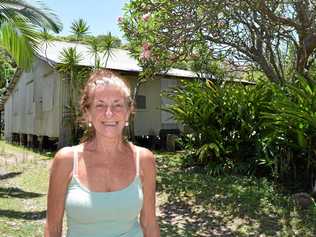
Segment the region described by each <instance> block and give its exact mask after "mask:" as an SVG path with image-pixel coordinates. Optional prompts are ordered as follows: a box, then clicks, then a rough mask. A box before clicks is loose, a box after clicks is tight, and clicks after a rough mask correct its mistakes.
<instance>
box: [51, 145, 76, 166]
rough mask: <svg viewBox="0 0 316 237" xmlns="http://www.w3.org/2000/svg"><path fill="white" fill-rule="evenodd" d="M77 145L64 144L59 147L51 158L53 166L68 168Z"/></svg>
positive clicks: (71, 163)
mask: <svg viewBox="0 0 316 237" xmlns="http://www.w3.org/2000/svg"><path fill="white" fill-rule="evenodd" d="M78 147H79V146H78V145H77V146H66V147H63V148H61V149H59V150H58V151H57V152H56V154H55V156H54V160H53V164H54V165H55V166H62V167H63V168H64V169H70V168H71V167H72V166H73V157H74V151H75V150H76V149H78Z"/></svg>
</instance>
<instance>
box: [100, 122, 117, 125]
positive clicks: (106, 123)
mask: <svg viewBox="0 0 316 237" xmlns="http://www.w3.org/2000/svg"><path fill="white" fill-rule="evenodd" d="M102 124H103V125H105V126H116V125H118V122H103V123H102Z"/></svg>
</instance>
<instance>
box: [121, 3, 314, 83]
mask: <svg viewBox="0 0 316 237" xmlns="http://www.w3.org/2000/svg"><path fill="white" fill-rule="evenodd" d="M315 7H316V5H315V3H314V2H313V1H300V0H294V1H285V0H282V1H268V0H260V1H253V0H238V1H230V0H215V1H205V0H196V1H189V0H185V1H180V0H176V1H165V0H157V1H150V0H133V1H131V2H129V3H128V4H127V5H126V6H125V14H124V17H123V18H121V19H120V25H121V27H122V29H123V31H124V32H125V37H126V38H127V39H128V41H129V44H130V48H131V50H132V51H133V53H134V56H135V57H136V58H139V57H140V55H142V52H143V51H144V49H145V47H144V46H145V45H147V46H148V45H149V46H150V47H149V49H150V57H148V58H146V62H147V63H150V62H151V63H150V66H151V68H152V70H156V71H164V70H166V69H168V68H170V67H171V66H172V64H173V62H174V61H183V60H187V59H190V58H192V57H193V58H195V54H196V52H199V48H200V47H201V45H202V48H203V50H204V52H207V53H208V54H209V55H211V56H212V57H213V58H214V59H215V61H216V60H223V59H225V62H226V63H228V64H230V67H231V68H232V69H234V70H247V69H251V70H253V69H256V70H257V69H258V70H260V71H262V72H264V74H265V75H266V77H267V78H268V79H270V80H271V81H274V82H277V81H282V80H285V79H287V78H291V75H288V74H287V73H291V72H290V71H289V70H287V69H288V66H289V65H290V67H291V68H293V72H292V73H295V72H297V73H299V74H302V73H304V70H306V69H308V67H309V64H310V61H311V60H312V59H313V51H314V49H315V47H316V44H315V42H316V41H315V37H316V34H315V32H316V28H315V19H316V16H315V14H313V12H315ZM147 48H148V47H147ZM289 54H291V55H293V56H292V57H287V55H289ZM197 58H199V55H197Z"/></svg>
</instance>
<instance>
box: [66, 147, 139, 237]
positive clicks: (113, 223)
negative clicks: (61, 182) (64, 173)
mask: <svg viewBox="0 0 316 237" xmlns="http://www.w3.org/2000/svg"><path fill="white" fill-rule="evenodd" d="M135 160H136V162H135V163H136V164H135V165H136V175H135V178H134V180H133V182H132V183H130V184H129V185H128V186H127V187H125V188H123V189H121V190H118V191H113V192H92V191H90V190H88V189H87V188H86V187H85V186H83V185H82V184H81V183H80V181H79V179H78V177H77V169H78V168H77V167H78V151H77V150H76V149H74V162H73V164H74V165H73V175H72V179H71V181H70V183H69V185H68V190H67V195H66V200H65V210H66V215H67V227H68V228H67V237H143V232H142V229H141V227H140V223H139V214H140V210H141V208H142V205H143V191H142V186H141V179H140V176H139V149H137V147H136V159H135Z"/></svg>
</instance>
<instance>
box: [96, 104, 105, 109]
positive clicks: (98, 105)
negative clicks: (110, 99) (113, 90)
mask: <svg viewBox="0 0 316 237" xmlns="http://www.w3.org/2000/svg"><path fill="white" fill-rule="evenodd" d="M96 107H97V108H103V107H104V105H103V104H97V105H96Z"/></svg>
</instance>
